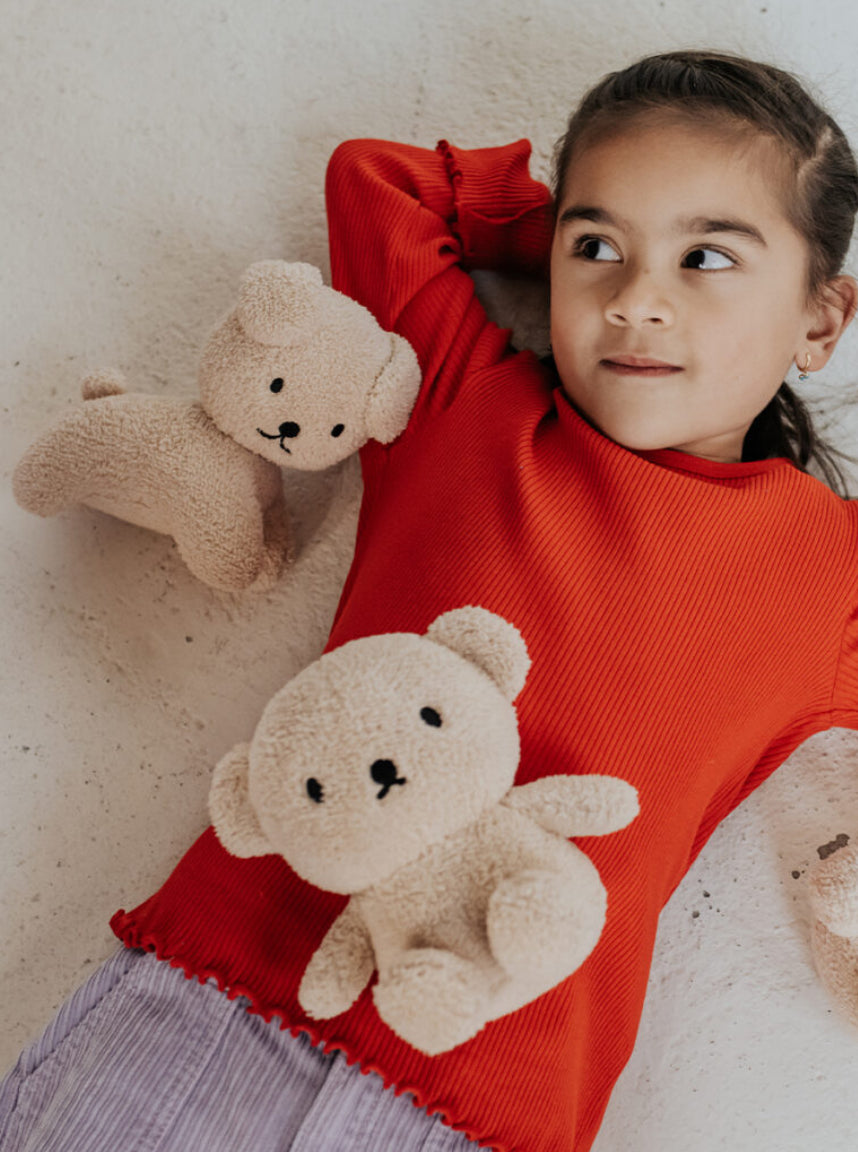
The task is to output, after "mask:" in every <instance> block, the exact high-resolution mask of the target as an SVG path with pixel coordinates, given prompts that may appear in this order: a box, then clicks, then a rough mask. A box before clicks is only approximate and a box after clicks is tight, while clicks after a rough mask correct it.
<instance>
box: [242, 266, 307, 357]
mask: <svg viewBox="0 0 858 1152" xmlns="http://www.w3.org/2000/svg"><path fill="white" fill-rule="evenodd" d="M320 288H322V273H321V272H320V271H319V269H318V268H314V267H313V265H312V264H300V263H295V264H290V263H287V261H285V260H260V261H258V262H257V263H256V264H251V265H250V267H249V268H248V269H247V271H246V272H245V273H244V275H243V276H242V278H241V287H240V289H239V293H238V308H237V310H236V315H237V317H238V322H239V324H240V325H241V327H242V328H243V329H244V331H245V332H246V334H247V335H248V336H249V337H250V338H251V339H252V340H255V341H256V342H257V343H258V344H267V345H271V346H273V347H281V346H284V345H288V344H292V343H294V342H295V341H296V340H297V339H299V338H300V337H301V335H302V333H303V332H304V330H305V329H306V328H307V327H308V326H310V325H311V324H312V323H313V321H314V319H315V316H316V312H317V310H318V307H319V297H320V292H319V289H320Z"/></svg>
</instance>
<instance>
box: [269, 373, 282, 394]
mask: <svg viewBox="0 0 858 1152" xmlns="http://www.w3.org/2000/svg"><path fill="white" fill-rule="evenodd" d="M269 388H270V389H271V391H272V392H282V390H283V377H282V376H278V377H277V379H276V380H272V381H271V383H270V384H269Z"/></svg>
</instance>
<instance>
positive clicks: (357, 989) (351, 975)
mask: <svg viewBox="0 0 858 1152" xmlns="http://www.w3.org/2000/svg"><path fill="white" fill-rule="evenodd" d="M374 969H375V954H374V952H373V947H372V941H371V940H370V936H369V933H368V931H367V929H366V925H365V924H364V922H363V918H362V917H361V915H360V913H359V912H358V911H357V909H356V907H355V905H354V904H353V903H352V902H349V904H347V905H346V908H345V910H344V911H343V912H342V913H341V914H340V915H339V916H338V917H337V919H336V920H335V921H334V923H333V925H332V926H331V928H330V929H329V930H328V933H327V935H326V936H325V938H324V940H323V941H322V943H321V944H320V945H319V947H318V948H317V949H316V951H315V952H314V953H313V956H312V958H311V960H310V963H309V964H308V965H307V967H306V969H305V971H304V975H303V977H302V979H301V985H300V987H299V989H298V1001H299V1003H300V1005H301V1007H302V1008H303V1009H304V1011H305V1012H307V1013H308V1015H310V1016H312V1017H314V1018H316V1019H323V1020H324V1019H328V1018H329V1017H331V1016H339V1015H340V1013H342V1012H345V1011H346V1010H347V1009H348V1008H350V1007H351V1006H352V1004H354V1002H355V1000H357V998H358V996H360V994H361V992H363V990H364V988H365V987H366V986H367V984H368V983H369V980H370V977H371V976H372V973H373V970H374Z"/></svg>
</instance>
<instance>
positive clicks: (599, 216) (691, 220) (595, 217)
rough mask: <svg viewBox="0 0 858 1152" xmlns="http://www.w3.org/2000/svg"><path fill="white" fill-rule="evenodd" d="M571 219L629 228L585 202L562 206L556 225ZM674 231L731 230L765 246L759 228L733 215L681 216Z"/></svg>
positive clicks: (698, 233) (707, 232)
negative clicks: (566, 206)
mask: <svg viewBox="0 0 858 1152" xmlns="http://www.w3.org/2000/svg"><path fill="white" fill-rule="evenodd" d="M573 220H589V221H590V223H591V224H608V225H609V226H611V227H613V228H625V229H626V230H628V229H629V224H628V221H626V220H621V219H618V218H617V217H615V216H612V215H611V213H610V212H606V211H605V209H604V208H594V207H591V206H590V205H587V204H573V205H571V207H569V208H564V210H563V211H562V212H561V213H560V216H559V218H558V220H557V224H558V227H560V226H561V225H563V224H569V223H571V222H572V221H573ZM674 232H675V233H677V234H682V235H684V234H688V233H696V234H697V235H698V236H699V235H700V234H701V233H703V234H704V235H711V234H713V233H718V232H731V233H732V234H733V235H735V236H744V238H745V239H746V240H751V241H753V243H754V244H759V245H760V247H762V248H767V247H768V245H767V244H766V241H765V238H764V237H763V234H762V232H761V231H760V230H759V228H756V227H755V226H754V225H753V224H749V223H747V221H745V220H737V219H735V218H733V217H714V216H683V217H681V218H680V219H679V220H677V221H676V225H675V227H674Z"/></svg>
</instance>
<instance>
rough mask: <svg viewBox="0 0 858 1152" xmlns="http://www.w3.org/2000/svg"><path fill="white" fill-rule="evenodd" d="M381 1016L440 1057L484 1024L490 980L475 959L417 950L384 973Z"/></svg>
mask: <svg viewBox="0 0 858 1152" xmlns="http://www.w3.org/2000/svg"><path fill="white" fill-rule="evenodd" d="M373 996H374V999H375V1006H376V1009H377V1010H378V1014H379V1016H380V1017H381V1018H382V1020H383V1021H384V1022H385V1024H387V1026H388V1027H389V1028H392V1029H393V1031H394V1032H396V1033H397V1035H398V1036H400V1037H401V1038H402V1039H403V1040H405V1041H407V1043H409V1044H411V1045H412V1047H414V1048H417V1049H419V1050H420V1051H421V1052H425V1053H426V1054H427V1055H429V1056H435V1055H437V1054H438V1053H439V1052H446V1051H447V1050H448V1049H450V1048H455V1047H456V1045H458V1044H462V1043H464V1041H465V1040H469V1039H470V1038H471V1037H472V1036H474V1035H475V1034H476V1033H477V1032H478V1031H479V1030H480V1028H482V1026H483V1025H484V1024H485V1014H484V1013H485V1009H486V1006H487V991H486V986H485V980H484V979H483V977H482V975H481V973H480V971H479V969H478V968H476V967H475V966H474V965H473V964H471V963H470V962H469V961H467V960H463V959H462V958H461V957H459V956H456V955H454V954H453V953H452V952H447V951H444V950H443V949H440V948H419V949H413V950H412V951H411V952H409V953H408V954H407V955H406V957H405V958H404V959H403V960H402V961H401V962H400V963H399V964H397V965H396V966H395V967H394V968H392V969H391V970H390V971H389V972H387V973H385V975H384V976H383V977H379V980H378V983H377V984H376V986H375V988H374V990H373Z"/></svg>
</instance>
